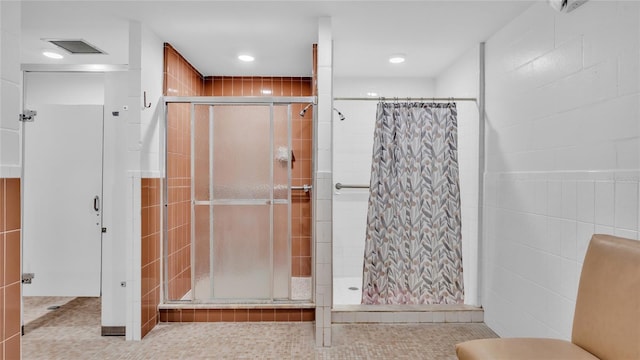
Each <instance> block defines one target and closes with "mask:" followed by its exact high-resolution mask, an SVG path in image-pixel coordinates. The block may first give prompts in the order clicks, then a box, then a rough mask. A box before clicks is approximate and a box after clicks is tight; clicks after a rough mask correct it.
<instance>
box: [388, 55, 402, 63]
mask: <svg viewBox="0 0 640 360" xmlns="http://www.w3.org/2000/svg"><path fill="white" fill-rule="evenodd" d="M404 60H405V59H404V55H401V54H396V55H391V57H390V58H389V62H390V63H392V64H401V63H403V62H404Z"/></svg>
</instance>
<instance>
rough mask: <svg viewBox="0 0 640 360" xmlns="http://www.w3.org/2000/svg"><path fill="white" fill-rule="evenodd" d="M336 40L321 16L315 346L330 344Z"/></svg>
mask: <svg viewBox="0 0 640 360" xmlns="http://www.w3.org/2000/svg"><path fill="white" fill-rule="evenodd" d="M332 67H333V40H332V35H331V18H330V17H322V18H320V19H318V105H317V109H318V112H317V113H318V115H317V121H316V129H315V131H314V132H313V133H314V137H315V141H314V143H315V144H316V145H315V146H316V151H315V154H316V159H315V161H314V164H315V169H314V172H315V176H314V178H315V184H314V189H315V200H314V202H313V206H314V218H315V226H314V231H315V252H314V254H315V256H314V259H315V277H314V278H315V300H316V346H331V308H332V301H333V296H332V286H333V276H332V266H331V261H332V259H331V257H332V248H331V242H332V224H331V207H332V206H331V194H332V190H331V184H332V183H333V172H332V171H333V170H332V169H333V167H332V163H331V161H332V160H331V159H332V148H333V146H332V144H333V141H332V128H333V126H332V121H333V110H332V109H333V68H332Z"/></svg>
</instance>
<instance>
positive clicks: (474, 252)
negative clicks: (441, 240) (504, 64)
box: [436, 45, 480, 305]
mask: <svg viewBox="0 0 640 360" xmlns="http://www.w3.org/2000/svg"><path fill="white" fill-rule="evenodd" d="M479 83H480V46H479V45H477V46H474V47H472V48H471V49H469V50H468V51H467V52H466V53H465V54H464V55H462V56H461V57H460V58H459V59H458V60H456V61H455V62H454V63H453V64H451V65H450V66H449V67H448V68H447V69H446V70H444V71H443V72H442V73H441V74H440V75H438V77H437V78H436V96H439V97H471V98H476V99H477V98H479ZM478 104H479V103H477V102H468V101H459V102H457V103H456V107H457V110H458V166H459V173H460V207H461V212H462V217H461V221H462V262H463V271H464V272H463V275H464V293H465V297H464V298H465V303H466V304H470V305H480V299H479V298H478V296H479V292H478V211H479V204H478V185H479V181H478V180H479V179H478V177H479V175H478V163H479V160H478V154H479V147H478V146H479V133H478V129H479V115H480V113H479V108H478Z"/></svg>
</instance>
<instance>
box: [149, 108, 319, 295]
mask: <svg viewBox="0 0 640 360" xmlns="http://www.w3.org/2000/svg"><path fill="white" fill-rule="evenodd" d="M170 103H188V104H190V125H191V131H190V138H191V149H190V151H191V156H190V157H191V159H190V162H191V171H190V175H191V206H190V212H191V229H190V235H191V236H190V237H191V240H190V241H191V254H190V258H191V260H190V261H191V291H190V295H191V296H190V300H178V299H168V298H167V296H168V293H169V292H168V283H169V282H168V266H167V264H166V263H165V262H166V260H167V259H168V253H167V252H168V246H167V243H166V242H167V241H168V238H167V236H166V233H167V231H168V222H167V220H168V219H167V211H166V206H167V203H166V201H167V199H168V181H166V177H167V176H168V171H167V170H166V169H168V156H166V151H167V149H168V147H167V141H168V135H167V131H168V129H169V127H168V120H169V118H168V104H170ZM292 104H313V105H314V106H315V105H316V104H317V100H316V97H315V96H304V97H262V96H260V97H258V96H195V97H193V96H165V97H163V110H164V123H165V133H164V151H163V154H164V155H165V158H164V163H165V182H164V185H163V195H164V201H165V203H164V207H165V211H163V223H164V224H163V233H164V235H163V236H162V238H163V242H162V245H163V261H162V264H163V265H162V267H163V269H162V275H163V279H162V286H161V289H162V291H163V294H162V296H161V298H162V299H163V300H164V302H165V303H183V302H188V303H198V302H200V303H238V302H239V301H241V302H242V303H266V304H272V303H283V302H285V303H297V302H301V301H296V300H291V262H289V265H288V270H287V271H288V290H287V292H288V299H287V300H279V299H275V298H274V287H275V277H274V259H273V257H274V249H273V247H274V236H273V232H274V226H273V222H274V215H273V213H274V205H278V204H280V205H282V204H287V205H288V210H287V218H288V229H287V236H288V239H287V257H288V258H289V259H291V239H292V233H291V205H292V203H291V176H288V179H287V186H288V191H287V200H286V202H278V201H276V200H275V198H274V179H273V177H274V170H273V163H274V162H273V161H274V160H273V159H274V148H273V147H274V131H275V129H274V108H275V106H283V105H287V133H288V134H287V142H288V148H289V149H292V109H291V105H292ZM196 105H208V106H209V154H210V155H209V201H208V202H207V203H209V206H210V210H209V219H210V220H209V241H210V245H209V246H210V260H209V266H210V270H209V271H210V281H211V285H210V287H211V289H210V290H211V293H212V294H213V291H214V287H213V281H214V280H213V266H214V265H213V264H214V253H213V245H214V244H213V241H214V232H213V201H214V200H213V171H214V169H213V133H214V130H213V121H214V114H213V109H214V106H220V105H222V106H224V105H227V106H229V105H239V106H240V105H243V106H252V105H255V106H269V122H270V124H269V128H270V134H269V143H270V159H271V164H270V176H269V178H270V180H269V181H270V186H269V188H270V190H269V200H268V201H267V203H266V204H265V205H269V228H270V229H269V249H270V250H269V256H270V259H269V264H270V265H269V279H270V282H271V286H270V289H269V293H270V296H269V298H268V299H263V298H257V299H252V298H248V299H215V298H212V299H209V300H208V301H204V302H203V301H198V300H196V299H195V281H196V279H195V263H194V261H195V245H194V241H195V224H194V221H195V213H194V212H195V205H197V204H196V201H195V186H194V181H195V180H194V179H195V174H194V172H195V167H194V166H195V164H194V163H195V156H194V152H195V139H194V131H193V129H194V125H195V116H196V115H195V108H196ZM316 117H317V114H316V111H313V122H314V124H315V121H316ZM312 168H313V164H312ZM312 176H313V175H312ZM201 205H206V204H201ZM312 244H315V235H313V234H312ZM313 248H314V246H312V249H313ZM313 258H314V251H313V250H312V259H313ZM311 278H312V283H313V279H314V271H313V266H312V274H311ZM314 290H315V289H314V287H313V286H312V290H311V298H310V299H309V300H303V301H302V302H308V301H313V299H314V298H315V294H314V292H315V291H314Z"/></svg>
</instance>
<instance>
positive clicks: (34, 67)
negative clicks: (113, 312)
mask: <svg viewBox="0 0 640 360" xmlns="http://www.w3.org/2000/svg"><path fill="white" fill-rule="evenodd" d="M20 70H21V71H22V98H21V103H20V106H21V109H25V108H26V107H27V100H28V89H27V81H26V77H27V74H28V73H30V72H42V73H100V74H103V75H104V74H106V73H109V72H125V73H126V72H127V71H128V66H126V65H112V64H105V65H100V66H95V65H92V64H22V65H21V69H20ZM103 86H105V91H106V90H107V89H106V85H103ZM105 100H106V99H105V98H103V101H102V104H96V105H102V106H103V120H102V166H101V167H102V181H101V183H102V191H101V194H100V196H101V203H102V204H101V209H102V211H101V214H100V222H101V226H104V222H103V221H104V214H105V208H104V203H105V201H104V199H105V186H104V183H105V178H106V177H107V176H106V175H107V172H106V169H105V162H104V154H105V151H104V150H105V147H106V141H105V140H106V139H105V122H106V120H107V119H106V113H105V112H104V109H105V105H106V104H105ZM36 119H37V115H36ZM36 121H37V120H36ZM20 146H21V156H22V157H24V150H25V124H24V123H23V124H21V145H20ZM24 175H25V174H24V158H22V161H21V175H20V176H21V179H24ZM20 191H21V199H24V191H25V189H24V186H21V190H20ZM21 212H22V213H21V215H20V216H21V219H24V206H22V210H21ZM104 238H105V237H104V232H102V233H101V241H100V242H101V246H100V273H101V274H100V298H101V299H102V298H103V296H104V276H105V273H104V256H105V254H104ZM23 254H24V249H23V239H22V235H21V237H20V259H21V265H20V271H21V273H22V271H23V269H22V264H23V261H22V258H23ZM123 255H124V254H123ZM22 296H23V295H22V291H21V295H20V302H21V304H20V324H21V326H22V329H23V330H24V323H23V321H24V316H23V313H24V302H23V299H22ZM102 302H103V301H102ZM104 316H105V307H104V303H103V304H102V306H101V325H103V324H104V321H103V319H104ZM129 318H130V314H129V313H128V312H127V314H126V322H125V323H126V324H128V323H129ZM105 328H108V329H107V330H111V331H112V334H113V335H123V336H124V335H125V326H121V327H120V326H117V327H113V326H107V327H105V326H102V333H103V335H104V334H105V331H104V330H105Z"/></svg>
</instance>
